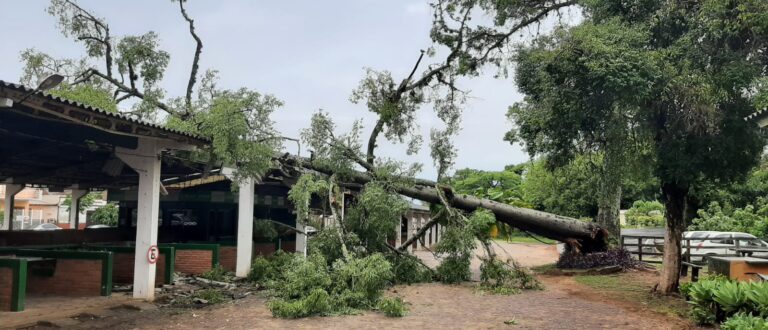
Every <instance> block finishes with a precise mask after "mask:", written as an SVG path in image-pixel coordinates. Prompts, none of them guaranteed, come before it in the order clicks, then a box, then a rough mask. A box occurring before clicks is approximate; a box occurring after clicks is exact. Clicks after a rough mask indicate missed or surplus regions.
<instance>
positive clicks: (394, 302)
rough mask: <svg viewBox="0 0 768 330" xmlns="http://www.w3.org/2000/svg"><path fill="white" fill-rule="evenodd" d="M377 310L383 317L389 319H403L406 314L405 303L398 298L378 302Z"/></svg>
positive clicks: (406, 307)
mask: <svg viewBox="0 0 768 330" xmlns="http://www.w3.org/2000/svg"><path fill="white" fill-rule="evenodd" d="M378 308H379V310H380V311H382V312H383V313H384V315H386V316H389V317H403V316H405V315H406V314H408V306H406V305H405V302H404V301H403V299H400V297H396V298H384V299H382V300H381V301H379V306H378Z"/></svg>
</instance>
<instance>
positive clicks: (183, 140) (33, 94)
mask: <svg viewBox="0 0 768 330" xmlns="http://www.w3.org/2000/svg"><path fill="white" fill-rule="evenodd" d="M0 141H2V142H1V143H0V155H2V157H0V182H1V183H4V184H5V187H6V188H5V196H4V197H5V198H4V203H5V209H6V210H13V209H14V206H13V205H14V196H15V195H16V194H18V193H19V192H20V191H21V190H22V189H23V188H24V187H27V186H34V187H48V188H50V189H64V188H69V189H72V191H73V193H72V201H73V202H72V208H73V212H70V213H71V214H72V215H73V219H72V222H73V224H74V226H73V227H74V228H77V225H78V219H77V217H78V216H77V215H78V214H79V213H80V212H78V203H77V202H78V200H79V198H80V197H82V196H83V195H85V193H86V192H87V191H89V190H97V189H109V188H121V187H130V186H135V187H138V188H137V191H138V197H137V211H138V217H137V218H138V221H137V226H136V243H135V258H134V260H135V265H134V272H135V276H134V286H133V295H134V297H136V298H144V299H152V298H153V296H154V280H155V271H156V268H155V264H154V263H152V262H151V261H150V260H148V258H147V253H148V252H147V251H149V250H150V249H151V247H152V246H156V245H157V223H158V210H159V208H158V205H159V198H160V189H161V180H163V179H170V178H177V177H180V176H185V175H187V174H189V173H190V172H191V170H193V169H191V168H190V167H189V165H188V164H186V163H185V162H184V161H183V160H181V158H179V157H177V156H175V152H177V151H182V150H191V149H193V148H195V147H197V146H202V145H205V144H207V143H208V142H209V141H207V140H206V139H204V138H200V137H197V136H194V135H191V134H187V133H184V132H180V131H175V130H171V129H167V128H164V127H161V126H159V125H155V124H152V123H148V122H144V121H140V120H137V119H135V118H132V117H129V116H125V115H122V114H119V113H110V112H106V111H103V110H100V109H96V108H92V107H88V106H85V105H82V104H79V103H75V102H71V101H68V100H64V99H61V98H58V97H55V96H52V95H50V94H47V93H43V92H38V91H36V90H33V89H30V88H27V87H25V86H21V85H17V84H12V83H7V82H4V81H0ZM12 214H13V212H5V213H4V217H5V219H3V225H2V229H3V230H6V231H13V230H14V228H13V221H11V216H12Z"/></svg>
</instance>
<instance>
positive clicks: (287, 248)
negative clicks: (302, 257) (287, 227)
mask: <svg viewBox="0 0 768 330" xmlns="http://www.w3.org/2000/svg"><path fill="white" fill-rule="evenodd" d="M280 249H281V250H283V252H296V241H283V242H282V244H281V246H280Z"/></svg>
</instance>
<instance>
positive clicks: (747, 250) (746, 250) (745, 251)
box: [729, 247, 768, 257]
mask: <svg viewBox="0 0 768 330" xmlns="http://www.w3.org/2000/svg"><path fill="white" fill-rule="evenodd" d="M729 250H731V251H736V253H738V254H739V255H740V256H742V257H747V256H752V254H753V253H755V252H765V253H768V248H764V247H739V248H730V249H729Z"/></svg>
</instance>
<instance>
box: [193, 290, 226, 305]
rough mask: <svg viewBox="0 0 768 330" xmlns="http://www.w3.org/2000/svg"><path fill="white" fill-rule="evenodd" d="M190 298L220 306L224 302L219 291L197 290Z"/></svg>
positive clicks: (222, 295)
mask: <svg viewBox="0 0 768 330" xmlns="http://www.w3.org/2000/svg"><path fill="white" fill-rule="evenodd" d="M192 297H193V298H198V299H203V300H205V301H207V302H208V303H209V304H220V303H223V302H224V301H226V298H225V297H224V294H222V293H221V291H219V290H216V289H203V290H198V291H196V292H195V293H194V294H193V295H192Z"/></svg>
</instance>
